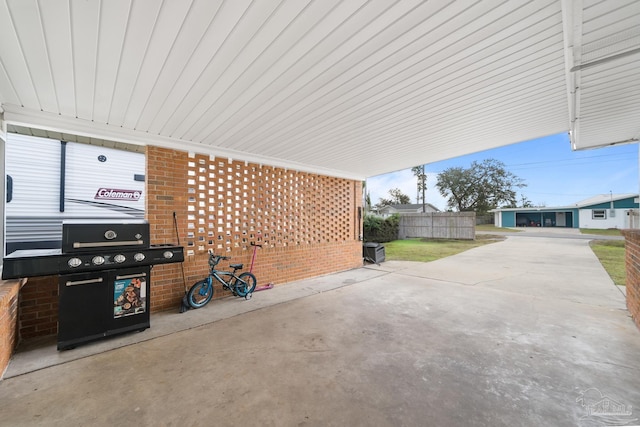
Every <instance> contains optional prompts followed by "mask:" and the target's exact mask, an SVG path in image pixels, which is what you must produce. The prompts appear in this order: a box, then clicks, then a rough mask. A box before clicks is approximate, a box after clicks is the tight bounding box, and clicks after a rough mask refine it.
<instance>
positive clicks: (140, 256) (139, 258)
mask: <svg viewBox="0 0 640 427" xmlns="http://www.w3.org/2000/svg"><path fill="white" fill-rule="evenodd" d="M133 259H135V260H136V261H138V262H140V261H144V259H145V256H144V254H143V253H140V252H138V253H137V254H135V255H134V256H133Z"/></svg>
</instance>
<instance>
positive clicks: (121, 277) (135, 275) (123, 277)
mask: <svg viewBox="0 0 640 427" xmlns="http://www.w3.org/2000/svg"><path fill="white" fill-rule="evenodd" d="M140 276H142V277H147V273H136V274H127V275H126V276H116V280H122V279H133V278H134V277H140Z"/></svg>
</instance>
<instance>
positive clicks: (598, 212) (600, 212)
mask: <svg viewBox="0 0 640 427" xmlns="http://www.w3.org/2000/svg"><path fill="white" fill-rule="evenodd" d="M591 218H593V219H607V211H606V209H594V210H592V211H591Z"/></svg>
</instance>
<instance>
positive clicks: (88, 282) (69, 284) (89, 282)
mask: <svg viewBox="0 0 640 427" xmlns="http://www.w3.org/2000/svg"><path fill="white" fill-rule="evenodd" d="M92 283H102V277H98V278H96V279H87V280H76V281H75V282H72V281H71V280H69V281H68V282H67V283H65V285H66V286H78V285H90V284H92Z"/></svg>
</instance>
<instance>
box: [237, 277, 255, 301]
mask: <svg viewBox="0 0 640 427" xmlns="http://www.w3.org/2000/svg"><path fill="white" fill-rule="evenodd" d="M257 283H258V280H257V279H256V276H254V275H253V273H249V272H248V271H247V272H244V273H242V274H241V275H239V276H238V279H237V280H236V283H235V289H236V293H237V294H238V296H241V297H245V296H247V294H250V293H252V292H253V290H254V289H255V288H256V284H257Z"/></svg>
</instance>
